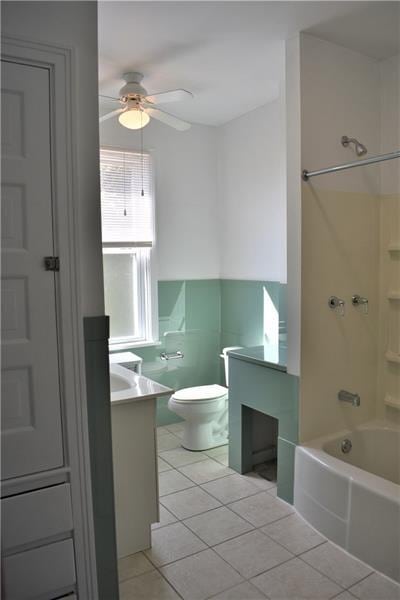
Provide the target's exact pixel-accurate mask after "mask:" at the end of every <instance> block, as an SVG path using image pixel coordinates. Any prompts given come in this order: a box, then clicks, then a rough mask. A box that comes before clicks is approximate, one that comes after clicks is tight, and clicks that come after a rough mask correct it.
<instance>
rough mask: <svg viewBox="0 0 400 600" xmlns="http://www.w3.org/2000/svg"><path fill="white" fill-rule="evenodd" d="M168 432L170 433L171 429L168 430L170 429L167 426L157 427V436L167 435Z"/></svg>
mask: <svg viewBox="0 0 400 600" xmlns="http://www.w3.org/2000/svg"><path fill="white" fill-rule="evenodd" d="M167 433H170V431H168V429H167V428H166V427H163V426H161V427H157V437H158V438H159V437H161V436H162V435H166V434H167Z"/></svg>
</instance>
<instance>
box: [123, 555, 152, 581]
mask: <svg viewBox="0 0 400 600" xmlns="http://www.w3.org/2000/svg"><path fill="white" fill-rule="evenodd" d="M153 570H154V566H153V565H152V563H151V562H150V561H149V559H148V558H146V557H145V555H144V554H143V552H136V554H131V555H130V556H125V557H124V558H120V559H119V560H118V578H119V580H120V581H124V580H125V579H130V578H131V577H136V576H137V575H142V574H143V573H147V572H148V571H153Z"/></svg>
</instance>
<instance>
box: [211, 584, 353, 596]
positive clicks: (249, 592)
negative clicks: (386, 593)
mask: <svg viewBox="0 0 400 600" xmlns="http://www.w3.org/2000/svg"><path fill="white" fill-rule="evenodd" d="M211 600H265V596H264V594H263V593H261V592H260V590H258V589H257V588H256V587H254V585H252V584H251V583H250V582H249V581H245V583H240V584H239V585H235V587H233V588H230V589H229V590H226V592H222V593H221V594H218V595H217V596H213V597H212V599H211ZM353 600H354V599H353Z"/></svg>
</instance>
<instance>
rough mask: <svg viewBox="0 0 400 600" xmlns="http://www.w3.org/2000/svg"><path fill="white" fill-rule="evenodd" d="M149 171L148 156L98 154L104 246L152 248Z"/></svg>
mask: <svg viewBox="0 0 400 600" xmlns="http://www.w3.org/2000/svg"><path fill="white" fill-rule="evenodd" d="M152 169H153V167H152V161H151V157H150V155H149V154H140V153H138V152H124V151H120V150H109V149H106V148H102V149H101V150H100V181H101V219H102V238H103V245H104V246H106V247H107V246H108V247H112V246H114V247H133V246H152V244H153V241H154V226H153V172H152ZM142 189H143V192H144V195H143V196H142Z"/></svg>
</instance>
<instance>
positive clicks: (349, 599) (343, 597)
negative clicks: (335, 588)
mask: <svg viewBox="0 0 400 600" xmlns="http://www.w3.org/2000/svg"><path fill="white" fill-rule="evenodd" d="M332 600H355V596H353V594H350V592H348V591H347V590H346V591H345V592H342V593H341V594H339V596H335V597H334V598H333V599H332Z"/></svg>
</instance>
